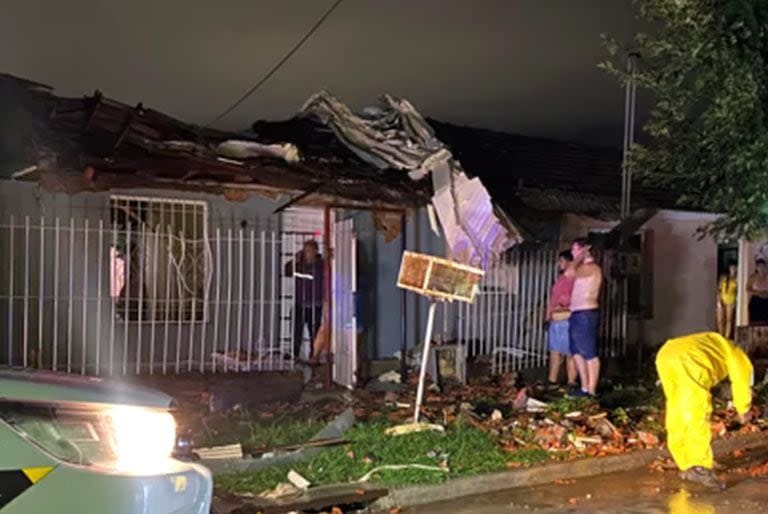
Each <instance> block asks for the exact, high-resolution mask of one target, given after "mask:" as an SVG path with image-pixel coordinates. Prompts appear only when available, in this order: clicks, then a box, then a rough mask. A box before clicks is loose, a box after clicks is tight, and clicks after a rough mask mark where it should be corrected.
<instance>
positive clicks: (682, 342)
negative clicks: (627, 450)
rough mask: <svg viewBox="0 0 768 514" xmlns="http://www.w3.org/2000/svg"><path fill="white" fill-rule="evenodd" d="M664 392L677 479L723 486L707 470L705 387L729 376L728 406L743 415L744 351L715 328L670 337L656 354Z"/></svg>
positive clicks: (748, 399) (748, 369) (748, 394)
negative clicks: (730, 403)
mask: <svg viewBox="0 0 768 514" xmlns="http://www.w3.org/2000/svg"><path fill="white" fill-rule="evenodd" d="M656 370H657V371H658V373H659V379H660V380H661V385H662V388H663V389H664V396H665V397H666V420H665V425H666V429H667V446H668V447H669V452H670V453H671V454H672V458H673V459H674V460H675V464H677V466H678V468H680V470H681V472H682V474H681V477H682V478H683V480H687V481H692V482H697V483H700V484H703V485H705V486H707V487H711V488H715V489H723V488H724V485H723V483H722V482H720V481H719V480H718V479H717V477H716V476H715V474H714V472H713V471H712V470H713V468H714V460H713V457H712V447H711V445H710V441H711V438H712V432H711V427H710V414H711V413H712V396H711V393H710V389H712V388H713V387H714V386H715V385H716V384H718V383H719V382H722V381H723V380H725V379H726V378H728V379H730V382H731V392H732V398H733V407H734V409H736V413H737V414H738V415H739V421H740V422H741V423H745V422H747V421H748V420H749V417H750V416H749V411H750V408H751V404H752V390H751V388H752V384H753V369H752V363H751V362H750V361H749V358H748V357H747V354H746V353H744V351H743V350H742V349H741V348H739V347H738V346H736V345H735V344H733V343H732V342H730V341H729V340H728V339H726V338H724V337H723V336H722V335H720V334H718V333H716V332H702V333H698V334H691V335H687V336H682V337H678V338H675V339H670V340H668V341H667V342H666V343H664V345H663V346H662V347H661V350H659V353H658V354H657V355H656Z"/></svg>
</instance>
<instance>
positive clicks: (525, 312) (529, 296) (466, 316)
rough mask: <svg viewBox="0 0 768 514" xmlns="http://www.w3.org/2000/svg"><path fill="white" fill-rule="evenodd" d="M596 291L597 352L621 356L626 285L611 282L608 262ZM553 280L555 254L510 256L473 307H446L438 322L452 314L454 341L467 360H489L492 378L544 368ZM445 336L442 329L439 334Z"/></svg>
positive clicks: (529, 252) (543, 251)
mask: <svg viewBox="0 0 768 514" xmlns="http://www.w3.org/2000/svg"><path fill="white" fill-rule="evenodd" d="M600 263H601V265H602V266H603V270H604V281H603V288H602V291H601V304H600V305H601V306H600V311H601V312H600V329H599V333H598V351H599V353H600V355H601V356H604V357H617V356H621V355H624V354H625V352H626V334H627V308H626V307H627V297H626V295H627V283H626V280H625V279H624V278H620V277H619V278H617V277H613V276H611V274H610V273H608V272H607V271H606V270H609V269H610V262H609V260H608V259H607V258H603V259H601V260H600ZM556 276H557V252H556V251H554V250H551V249H535V250H515V251H513V252H511V253H510V255H509V257H508V259H507V260H506V261H505V262H503V263H501V264H500V265H498V266H497V267H495V268H493V269H492V270H490V271H489V272H488V273H487V274H486V276H485V278H484V279H483V282H482V283H481V285H480V292H479V294H478V296H477V298H476V299H475V302H474V303H473V304H471V305H470V304H457V305H455V306H448V307H446V311H445V312H443V319H450V318H452V317H453V314H451V312H450V309H452V308H453V309H456V310H457V312H456V314H455V319H456V321H455V323H456V328H455V331H456V339H458V341H459V342H460V343H461V344H463V345H464V346H465V348H466V354H467V356H468V357H469V358H474V359H478V358H483V357H485V358H490V359H491V361H492V370H493V372H494V373H506V372H509V371H517V370H521V369H527V368H535V367H541V366H545V365H546V364H547V362H548V359H549V355H548V351H547V333H546V329H545V321H546V306H547V302H548V301H549V292H550V288H551V286H552V283H553V282H554V280H555V278H556ZM444 332H445V329H444Z"/></svg>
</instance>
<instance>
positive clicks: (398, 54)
mask: <svg viewBox="0 0 768 514" xmlns="http://www.w3.org/2000/svg"><path fill="white" fill-rule="evenodd" d="M331 3H332V0H221V1H220V2H212V1H210V0H183V1H182V0H130V1H126V0H67V1H63V0H3V1H2V7H1V9H2V16H0V71H3V72H7V73H12V74H15V75H19V76H23V77H26V78H30V79H33V80H37V81H40V82H44V83H47V84H49V85H52V86H54V87H55V88H56V90H57V92H58V93H59V94H66V95H82V94H86V93H91V92H93V90H95V89H100V90H101V91H102V92H104V93H105V94H106V95H107V96H110V97H112V98H115V99H118V100H122V101H124V102H127V103H129V104H134V103H137V102H139V101H142V102H144V105H145V106H148V107H152V108H155V109H158V110H161V111H164V112H167V113H169V114H171V115H174V116H178V117H180V118H182V119H184V120H186V121H190V122H194V123H202V124H205V123H207V122H209V121H211V119H212V118H214V117H215V116H216V115H217V114H219V113H220V112H221V111H223V110H224V109H225V108H226V107H227V106H229V105H230V104H231V103H232V102H233V101H234V100H236V99H237V98H238V97H239V96H240V95H241V94H242V93H243V92H245V90H247V89H248V88H249V87H250V86H252V85H253V84H254V83H255V82H257V81H258V80H259V78H261V76H262V75H263V74H264V73H265V72H266V71H267V70H268V69H269V68H270V67H271V66H272V65H273V64H274V63H275V62H276V61H278V60H279V59H280V58H281V57H282V56H283V54H284V53H285V52H286V51H287V50H288V49H289V48H290V47H291V46H293V45H294V44H295V43H296V42H297V41H298V39H299V38H301V36H303V35H304V33H305V32H306V31H307V30H308V29H309V27H310V26H311V25H312V24H313V23H314V22H315V20H316V19H317V18H318V17H319V16H320V15H321V14H322V13H323V12H324V11H325V10H326V9H327V8H328V7H329V6H330V4H331ZM636 26H637V22H636V21H635V20H634V19H633V15H632V11H631V2H630V0H345V1H344V3H342V5H341V6H340V7H339V8H338V10H337V11H336V12H334V13H333V15H332V16H331V17H330V18H329V19H328V20H327V22H326V23H325V24H324V25H323V26H322V27H321V28H320V29H319V30H318V32H317V33H316V34H315V35H314V36H313V38H312V39H310V40H309V41H308V42H307V44H306V45H305V46H304V47H303V48H302V49H301V50H300V51H299V52H298V53H297V54H296V55H295V56H294V57H293V58H292V59H291V60H290V61H289V62H288V63H287V64H286V65H285V66H284V67H283V68H282V69H281V70H280V71H279V72H278V73H277V75H275V76H274V77H273V78H272V79H271V80H270V81H269V82H268V83H267V84H265V86H264V87H263V88H262V89H260V90H259V91H258V92H257V93H256V94H255V95H254V96H253V97H251V98H249V99H248V101H246V102H245V103H244V104H243V105H242V106H240V108H238V109H237V110H236V111H235V112H233V113H232V114H231V115H229V116H228V117H227V118H225V119H224V120H222V121H221V122H219V124H218V127H220V128H228V129H235V128H244V127H247V126H248V125H249V124H250V122H251V121H253V120H256V119H278V118H285V117H289V116H291V115H292V114H293V113H294V112H295V111H296V110H298V109H299V108H300V107H301V105H302V103H303V102H304V100H305V99H306V98H307V97H308V96H309V95H310V94H312V93H313V92H315V91H317V90H318V89H321V88H327V89H329V90H330V91H331V92H333V93H334V94H336V95H337V96H339V97H340V98H341V99H342V100H343V101H345V102H347V103H350V104H351V105H352V106H353V107H355V108H359V107H363V106H365V105H367V104H370V103H372V102H373V101H375V99H376V98H377V97H378V96H379V95H380V94H381V93H384V92H389V93H392V94H395V95H398V96H403V97H406V98H408V99H409V100H411V101H412V102H413V103H414V104H415V106H416V107H417V109H419V110H420V111H421V112H423V113H424V114H425V115H428V116H431V117H435V118H439V119H443V120H446V121H451V122H455V123H460V124H467V125H474V126H479V127H485V128H494V129H501V130H506V131H510V132H515V133H520V134H526V135H534V136H546V137H552V138H558V139H569V140H575V141H582V142H591V143H599V144H613V145H619V144H620V143H621V137H622V135H621V127H622V116H623V94H622V92H621V90H620V89H619V87H618V85H617V83H616V82H615V81H614V80H613V79H612V78H611V77H608V76H606V75H605V74H604V73H603V72H602V71H600V70H598V69H597V68H596V65H597V63H598V62H599V61H600V60H601V58H602V57H603V55H604V53H603V49H602V47H601V41H600V34H601V33H604V32H609V33H612V34H614V35H616V36H617V37H619V38H620V39H622V40H628V39H629V38H630V37H631V34H632V33H633V32H634V31H635V29H636Z"/></svg>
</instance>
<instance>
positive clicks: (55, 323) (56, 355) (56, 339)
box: [51, 216, 114, 371]
mask: <svg viewBox="0 0 768 514" xmlns="http://www.w3.org/2000/svg"><path fill="white" fill-rule="evenodd" d="M60 230H61V224H60V222H59V217H58V216H56V225H55V227H54V239H55V245H54V247H53V248H54V250H53V355H52V356H51V369H52V370H53V371H56V369H57V367H58V365H59V260H60V256H59V255H60V244H61V243H60V242H59V236H60V235H61V234H60ZM112 319H113V320H114V317H113V318H112ZM113 329H114V325H113ZM113 332H114V330H113Z"/></svg>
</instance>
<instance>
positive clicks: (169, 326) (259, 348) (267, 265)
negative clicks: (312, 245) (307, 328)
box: [0, 217, 301, 375]
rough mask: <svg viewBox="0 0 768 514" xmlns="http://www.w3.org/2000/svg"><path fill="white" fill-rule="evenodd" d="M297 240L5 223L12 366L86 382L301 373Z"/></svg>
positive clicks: (5, 304) (2, 360)
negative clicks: (289, 277)
mask: <svg viewBox="0 0 768 514" xmlns="http://www.w3.org/2000/svg"><path fill="white" fill-rule="evenodd" d="M136 227H139V228H136ZM295 238H296V237H295V236H293V237H292V238H289V239H288V243H286V240H285V238H284V237H283V236H282V234H281V233H280V232H278V231H275V230H269V231H267V230H255V229H241V228H224V229H223V228H210V227H207V228H206V229H205V231H197V232H194V231H192V232H190V231H189V230H188V229H187V230H186V231H182V230H178V231H177V230H176V229H175V228H174V227H163V226H162V225H161V224H158V225H156V226H149V225H148V224H147V223H142V224H140V225H132V224H122V225H121V224H120V223H119V221H115V220H114V217H113V221H112V223H109V222H105V221H104V220H97V221H96V222H94V221H93V220H91V221H89V220H88V219H76V218H71V219H66V220H64V219H59V218H55V219H46V218H39V219H35V220H33V219H30V218H29V217H27V218H23V219H14V218H13V217H10V218H9V219H8V220H6V221H4V222H3V223H2V224H0V256H2V262H3V263H4V265H3V266H2V267H1V268H0V327H1V328H2V330H3V337H2V338H0V340H3V344H0V365H11V366H24V367H37V368H45V369H51V370H59V371H66V372H69V373H79V374H83V375H86V374H88V375H105V374H106V375H125V374H140V373H148V374H153V373H182V372H191V371H201V372H203V371H204V372H220V371H232V370H245V369H253V370H275V369H285V368H290V367H292V366H293V357H292V339H291V337H290V336H288V337H286V336H285V335H284V334H281V331H284V328H283V327H285V326H286V325H288V326H290V324H291V323H290V319H291V318H290V316H291V315H292V313H291V312H290V310H288V312H286V309H285V308H281V305H284V304H285V297H284V296H285V292H283V291H282V287H281V277H282V276H283V270H282V268H283V263H284V261H285V255H286V254H287V253H288V254H292V252H293V251H295V249H296V248H297V247H300V245H301V243H300V242H297V241H294V239H295ZM286 244H290V248H284V247H285V246H286ZM288 303H289V304H290V299H289V302H288ZM286 317H287V318H288V320H289V322H288V323H285V324H282V323H281V321H282V320H283V319H284V318H286Z"/></svg>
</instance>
